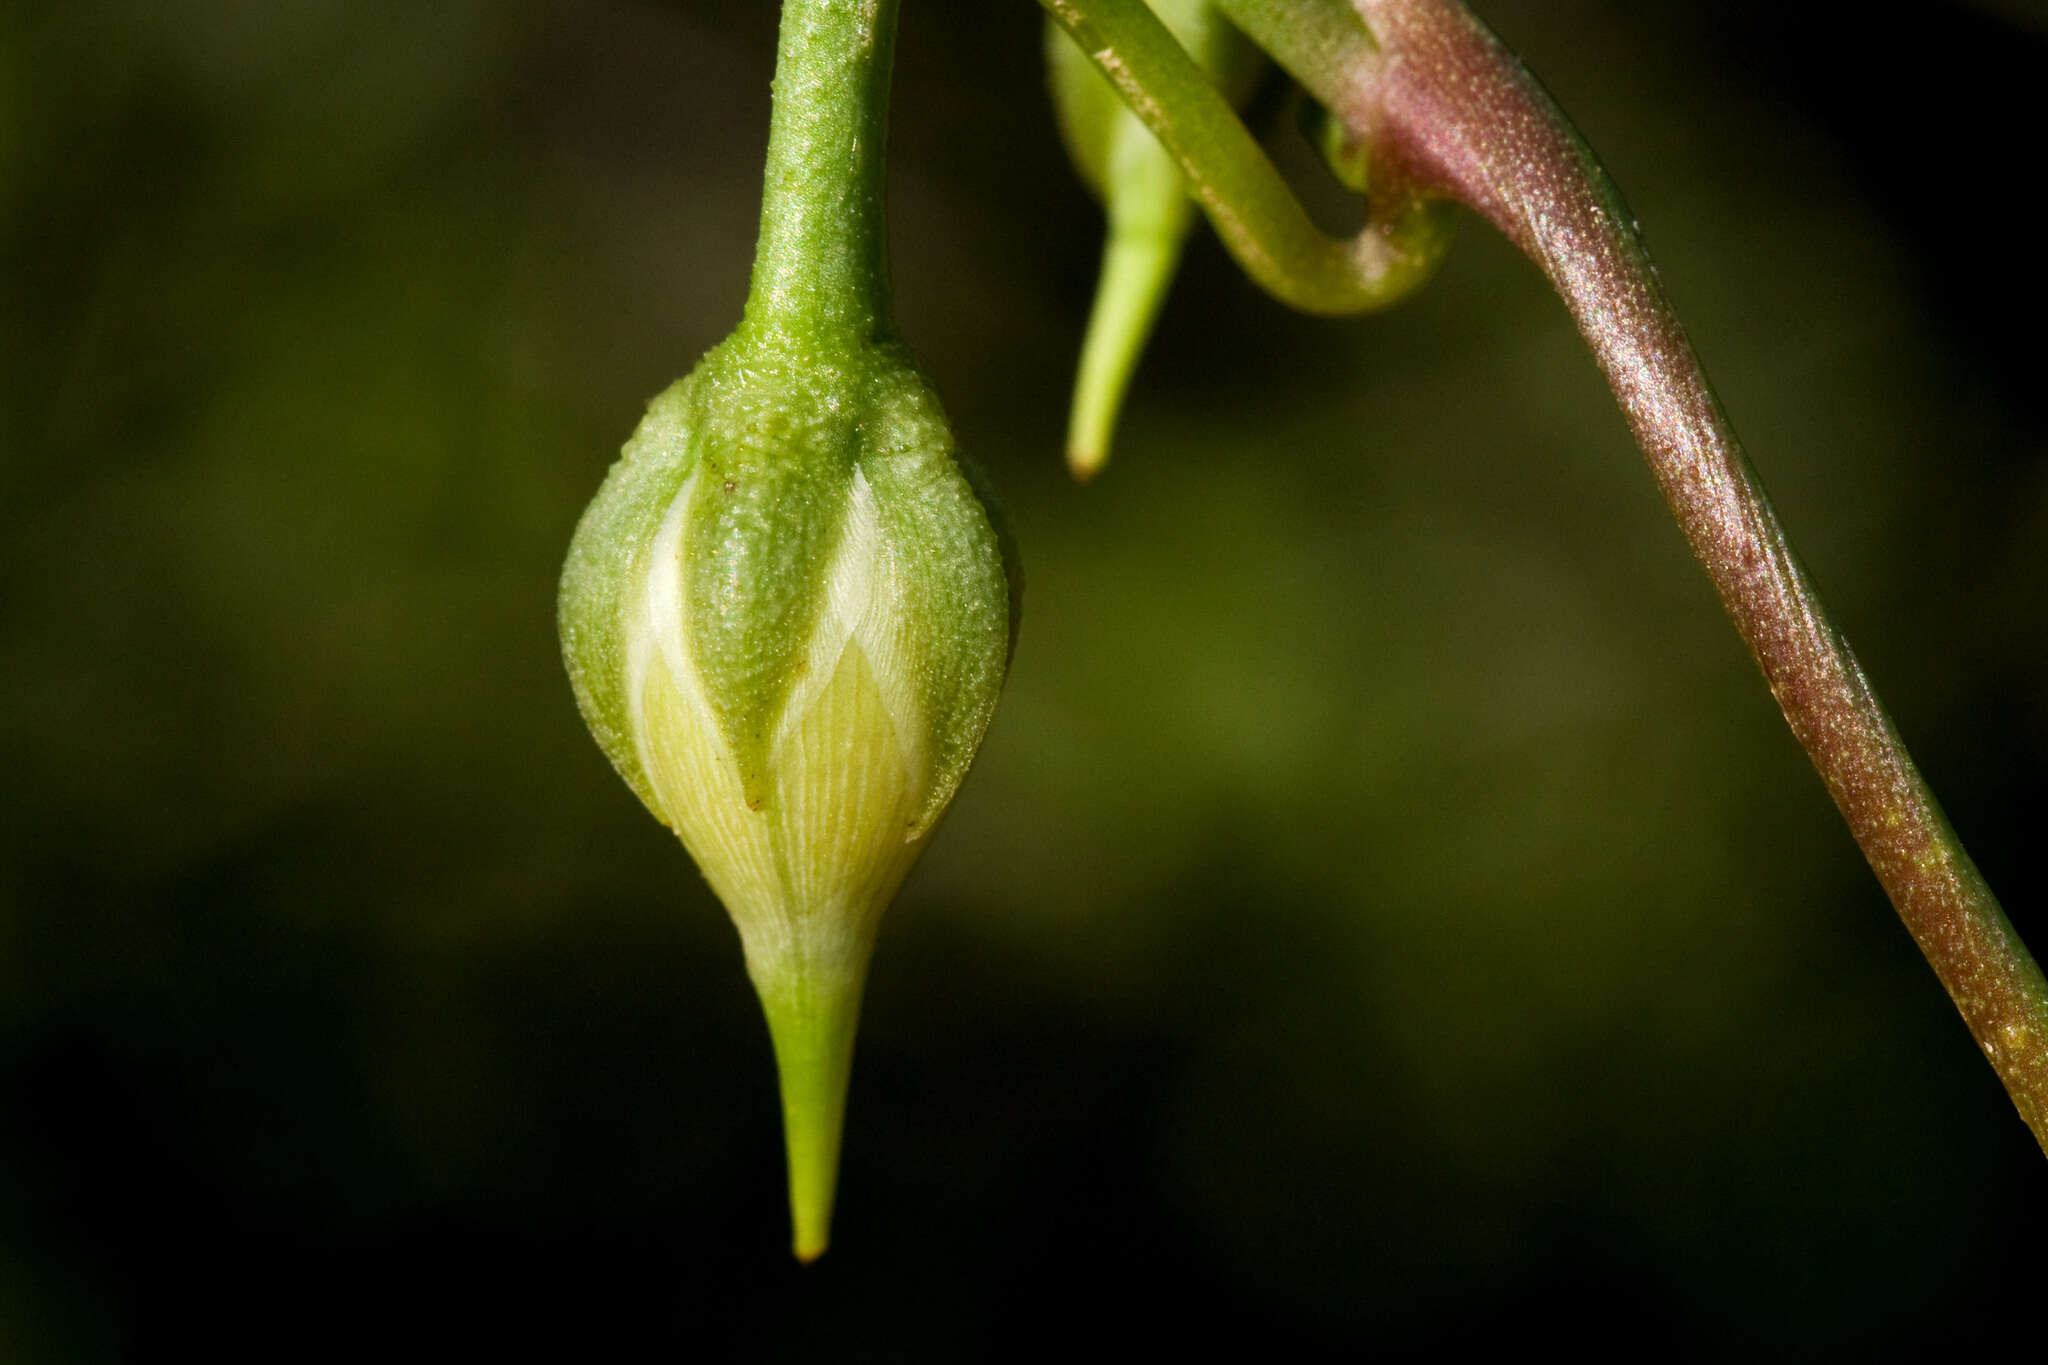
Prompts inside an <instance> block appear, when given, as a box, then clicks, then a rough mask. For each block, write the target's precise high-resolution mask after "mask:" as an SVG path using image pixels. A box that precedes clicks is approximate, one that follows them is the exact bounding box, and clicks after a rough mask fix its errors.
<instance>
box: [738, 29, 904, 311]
mask: <svg viewBox="0 0 2048 1365" xmlns="http://www.w3.org/2000/svg"><path fill="white" fill-rule="evenodd" d="M897 5H898V0H785V3H784V4H783V7H782V33H781V41H780V46H779V48H778V50H777V54H776V59H775V84H774V98H775V108H774V114H773V117H772V119H771V121H770V123H769V128H768V165H767V170H766V174H765V177H764V180H763V184H762V190H761V241H760V246H759V249H758V250H757V251H756V253H755V256H754V279H753V287H752V290H751V291H750V293H749V294H748V296H747V312H746V324H747V326H749V327H750V328H752V329H754V330H756V331H757V332H759V333H762V334H765V335H770V336H773V335H782V336H788V337H795V338H810V337H815V336H817V335H818V334H819V332H820V331H822V330H825V329H828V328H831V329H842V330H850V331H852V332H854V333H855V334H856V335H859V336H861V337H865V338H872V337H875V336H878V335H882V334H885V333H887V332H888V331H889V330H890V328H891V323H890V321H889V274H888V242H887V227H886V224H885V222H884V217H883V198H884V195H883V190H884V177H883V161H882V157H883V148H884V144H885V142H886V140H887V135H888V126H889V70H890V65H891V61H892V58H893V57H894V54H895V46H896V11H897Z"/></svg>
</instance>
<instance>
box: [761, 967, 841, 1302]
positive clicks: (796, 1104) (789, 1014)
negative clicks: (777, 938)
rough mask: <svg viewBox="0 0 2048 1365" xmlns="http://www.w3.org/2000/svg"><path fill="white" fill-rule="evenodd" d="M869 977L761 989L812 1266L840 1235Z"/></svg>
mask: <svg viewBox="0 0 2048 1365" xmlns="http://www.w3.org/2000/svg"><path fill="white" fill-rule="evenodd" d="M862 975H864V974H863V973H854V974H852V975H851V976H846V975H842V974H839V973H832V974H830V976H829V977H826V978H824V979H821V977H820V976H818V975H807V976H804V977H802V978H800V979H798V980H795V981H790V982H787V983H781V984H779V985H778V986H775V987H768V986H763V987H762V989H761V1004H762V1006H763V1008H764V1009H765V1011H766V1012H767V1015H768V1032H769V1034H770V1036H771V1037H773V1039H774V1041H775V1069H776V1072H777V1075H778V1076H779V1078H780V1080H781V1084H782V1133H783V1142H784V1145H785V1147H786V1149H787V1153H788V1158H789V1217H790V1228H791V1234H792V1238H791V1249H792V1250H793V1251H794V1252H795V1253H796V1258H797V1259H798V1260H799V1261H802V1262H804V1263H805V1264H807V1265H808V1264H809V1263H810V1262H812V1261H815V1260H817V1259H818V1258H819V1257H820V1256H822V1255H824V1254H825V1248H826V1247H827V1246H828V1245H830V1243H831V1241H832V1201H833V1196H834V1195H835V1193H836V1192H837V1190H838V1186H839V1143H840V1134H841V1132H842V1131H843V1129H844V1126H845V1120H846V1080H847V1075H848V1073H849V1072H850V1071H851V1070H852V1067H853V1037H854V1029H855V1026H856V1025H857V1024H858V1023H859V1019H860V995H861V976H862Z"/></svg>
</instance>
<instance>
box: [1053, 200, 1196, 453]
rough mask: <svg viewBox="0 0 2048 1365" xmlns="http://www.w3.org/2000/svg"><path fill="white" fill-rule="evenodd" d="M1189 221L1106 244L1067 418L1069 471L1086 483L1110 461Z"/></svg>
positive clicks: (1114, 237) (1116, 235)
mask: <svg viewBox="0 0 2048 1365" xmlns="http://www.w3.org/2000/svg"><path fill="white" fill-rule="evenodd" d="M1177 192H1178V190H1177V189H1176V193H1177ZM1184 221H1185V220H1184V219H1183V221H1182V222H1175V223H1172V224H1171V225H1170V226H1166V227H1165V228H1164V230H1158V229H1151V228H1148V229H1142V230H1127V231H1116V230H1112V231H1111V233H1110V236H1109V242H1108V245H1107V246H1105V247H1104V248H1103V252H1102V279H1101V282H1100V283H1099V284H1098V285H1097V286H1096V289H1095V306H1094V309H1093V311H1092V312H1091V313H1090V314H1089V317H1088V335H1087V338H1086V340H1084V341H1083V342H1082V344H1081V366H1080V372H1079V373H1078V374H1077V375H1076V376H1075V380H1074V406H1073V409H1072V412H1071V414H1070V416H1069V418H1068V422H1067V468H1068V469H1069V470H1070V471H1072V473H1073V475H1074V477H1075V478H1076V479H1077V480H1079V481H1080V482H1082V483H1086V482H1087V481H1088V480H1089V479H1091V478H1093V477H1095V475H1096V474H1097V473H1098V472H1099V471H1100V470H1101V469H1102V466H1103V464H1104V463H1105V462H1106V461H1107V460H1108V459H1109V447H1110V440H1111V438H1112V437H1113V436H1114V435H1115V433H1116V421H1117V415H1118V414H1119V412H1121V410H1122V408H1123V402H1124V395H1125V394H1126V393H1127V392H1128V391H1129V390H1130V386H1131V376H1132V374H1133V373H1135V372H1136V370H1137V368H1138V357H1139V356H1141V355H1143V354H1144V351H1145V343H1146V342H1147V341H1148V340H1150V339H1151V336H1152V326H1153V324H1154V323H1155V322H1157V321H1158V318H1159V309H1160V306H1161V304H1163V303H1164V301H1165V298H1166V290H1167V287H1168V286H1169V285H1171V284H1172V283H1173V274H1174V270H1175V268H1176V267H1177V266H1178V265H1179V264H1180V250H1181V243H1182V241H1183V240H1185V229H1184V226H1183V223H1184Z"/></svg>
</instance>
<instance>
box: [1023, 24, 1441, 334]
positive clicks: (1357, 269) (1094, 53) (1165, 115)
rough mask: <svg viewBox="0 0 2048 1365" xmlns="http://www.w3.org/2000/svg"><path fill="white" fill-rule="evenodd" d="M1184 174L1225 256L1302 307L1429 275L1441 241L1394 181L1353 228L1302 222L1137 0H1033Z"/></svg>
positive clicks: (1379, 296)
mask: <svg viewBox="0 0 2048 1365" xmlns="http://www.w3.org/2000/svg"><path fill="white" fill-rule="evenodd" d="M1039 3H1040V4H1042V5H1043V6H1044V7H1045V10H1046V12H1047V13H1048V14H1050V15H1051V16H1052V18H1053V19H1054V21H1055V22H1057V23H1058V24H1059V25H1060V26H1061V27H1062V28H1064V29H1066V31H1067V32H1068V33H1069V34H1071V35H1072V36H1073V38H1074V41H1075V42H1077V43H1079V44H1080V45H1081V49H1082V50H1083V51H1084V52H1086V53H1087V54H1088V55H1089V57H1090V58H1091V59H1092V60H1093V61H1094V62H1095V64H1096V65H1097V66H1098V67H1100V68H1101V70H1102V72H1103V74H1104V75H1105V76H1107V77H1108V78H1109V80H1110V82H1111V83H1112V84H1114V85H1115V86H1116V88H1117V89H1118V91H1119V92H1121V93H1122V95H1123V97H1124V99H1125V101H1126V102H1128V103H1129V104H1130V106H1131V108H1132V109H1133V110H1135V111H1136V112H1137V114H1138V116H1139V117H1140V118H1142V119H1144V120H1145V124H1146V126H1147V127H1149V128H1151V130H1152V132H1153V133H1154V134H1155V135H1156V136H1157V137H1158V138H1159V140H1160V142H1161V143H1163V144H1164V145H1165V147H1166V148H1167V150H1168V151H1170V152H1172V153H1173V155H1174V157H1175V159H1176V160H1178V161H1179V162H1180V165H1181V169H1182V171H1183V172H1184V173H1185V174H1186V176H1187V181H1188V193H1189V194H1191V195H1193V196H1194V199H1195V202H1196V203H1198V204H1200V205H1201V206H1202V211H1203V212H1204V213H1206V214H1207V215H1208V217H1209V221H1210V223H1211V224H1212V225H1214V227H1215V229H1216V235H1217V236H1218V237H1220V238H1222V239H1223V244H1224V246H1225V247H1227V248H1228V249H1229V251H1230V253H1231V255H1232V256H1234V257H1236V259H1237V262H1238V264H1239V265H1240V266H1242V267H1243V269H1244V271H1245V273H1246V274H1248V275H1250V276H1251V277H1252V279H1253V280H1254V281H1256V282H1257V283H1258V285H1259V286H1260V287H1261V288H1263V289H1264V290H1266V292H1268V293H1270V294H1272V295H1273V296H1274V297H1275V298H1277V299H1279V300H1280V301H1281V302H1283V303H1286V304H1288V305H1290V306H1292V307H1295V308H1299V309H1301V310H1303V311H1304V312H1310V313H1357V312H1363V311H1366V310H1368V309H1373V308H1383V307H1386V306H1387V305H1388V304H1391V303H1394V302H1396V301H1397V300H1399V299H1401V298H1402V297H1404V296H1405V295H1407V294H1408V293H1409V292H1411V291H1412V290H1414V289H1415V288H1416V287H1417V286H1419V285H1421V284H1422V283H1423V282H1424V281H1425V280H1427V279H1428V278H1429V275H1430V272H1431V271H1432V270H1434V269H1435V268H1436V265H1437V262H1438V261H1440V260H1441V259H1442V258H1443V253H1444V249H1445V247H1446V245H1447V242H1446V238H1445V226H1446V225H1445V222H1444V219H1443V215H1442V213H1441V211H1440V206H1438V205H1435V204H1433V203H1431V202H1429V201H1428V200H1427V199H1426V198H1425V197H1424V196H1422V195H1420V194H1415V193H1411V192H1409V191H1408V190H1407V189H1406V188H1405V187H1400V186H1390V187H1389V190H1388V192H1387V193H1385V194H1383V195H1378V194H1376V195H1375V197H1374V202H1373V205H1372V216H1371V219H1370V220H1369V221H1368V222H1367V223H1366V226H1365V227H1364V228H1363V229H1362V230H1361V231H1360V232H1359V233H1358V235H1357V236H1356V237H1353V238H1350V239H1348V240H1347V239H1343V238H1336V237H1331V236H1330V235H1329V234H1327V233H1325V232H1323V231H1322V229H1320V228H1318V227H1317V226H1316V225H1315V224H1314V223H1312V222H1311V221H1309V217H1308V214H1307V213H1306V212H1305V211H1304V210H1303V209H1302V207H1301V204H1300V202H1299V201H1298V200H1296V198H1295V197H1294V192H1293V191H1292V190H1290V189H1289V188H1288V187H1287V182H1286V181H1285V180H1283V179H1282V178H1281V176H1280V172H1279V171H1278V170H1276V169H1275V168H1274V166H1273V163H1272V161H1271V160H1270V159H1269V158H1268V157H1267V156H1266V153H1265V151H1264V150H1263V149H1262V148H1260V146H1259V144H1258V142H1257V141H1256V140H1255V139H1254V138H1253V137H1252V135H1251V134H1250V133H1249V132H1247V131H1246V130H1245V126H1244V124H1243V123H1242V122H1241V121H1240V120H1239V119H1238V117H1237V113H1236V111H1235V110H1233V109H1232V108H1231V107H1230V104H1229V102H1228V101H1227V100H1225V99H1224V98H1223V96H1222V95H1220V94H1219V93H1218V92H1217V90H1216V87H1215V86H1214V85H1212V84H1211V83H1210V81H1209V78H1208V77H1207V76H1205V75H1204V74H1203V73H1202V70H1201V68H1200V67H1198V66H1197V65H1195V63H1194V61H1193V60H1192V59H1191V58H1190V57H1189V56H1188V55H1187V53H1186V52H1185V51H1183V50H1182V49H1181V46H1180V44H1179V42H1178V41H1176V40H1175V38H1174V36H1173V35H1172V34H1171V33H1170V32H1168V31H1167V29H1166V26H1165V25H1163V24H1162V23H1160V22H1159V19H1158V18H1157V16H1155V15H1154V14H1153V13H1152V11H1151V10H1150V9H1149V8H1147V7H1146V5H1145V3H1144V0H1039Z"/></svg>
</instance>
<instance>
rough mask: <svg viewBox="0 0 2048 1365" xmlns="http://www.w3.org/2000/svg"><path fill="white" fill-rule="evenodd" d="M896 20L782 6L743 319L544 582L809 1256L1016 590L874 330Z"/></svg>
mask: <svg viewBox="0 0 2048 1365" xmlns="http://www.w3.org/2000/svg"><path fill="white" fill-rule="evenodd" d="M894 18H895V11H894V5H893V4H892V3H888V0H881V2H880V3H878V2H877V0H790V3H789V4H788V5H787V6H786V7H785V10H784V18H783V44H782V52H781V56H780V59H779V61H778V65H777V75H776V111H775V121H774V125H773V129H772V131H771V136H770V142H769V166H768V177H767V185H768V188H767V193H766V196H765V203H764V208H763V214H762V236H761V248H760V252H759V254H758V256H757V258H756V263H755V274H754V287H753V291H752V294H751V296H750V298H749V301H748V305H747V315H746V319H745V320H744V321H743V322H742V323H741V325H740V327H739V329H738V330H737V331H735V332H734V333H733V335H732V336H731V337H730V338H728V339H727V340H726V341H725V342H723V343H722V344H720V345H719V346H718V347H716V348H714V349H713V350H712V351H711V352H710V354H708V355H707V356H705V358H704V359H703V361H702V362H701V363H700V364H699V365H698V366H697V368H696V370H695V371H694V372H693V373H691V374H690V376H689V377H688V378H686V379H684V380H682V381H680V382H679V383H677V384H675V385H673V386H672V387H670V388H669V389H668V391H667V392H665V393H663V394H662V395H661V396H660V397H658V398H656V399H655V400H654V402H653V403H652V404H650V405H649V407H648V411H647V415H646V417H645V419H644V420H642V422H641V423H640V427H639V429H638V430H637V431H636V432H635V433H634V434H633V437H632V439H631V440H630V441H628V442H627V443H626V447H625V450H624V453H623V455H622V457H621V458H620V460H619V461H618V463H617V464H615V465H614V466H613V467H612V470H611V473H610V475H609V476H608V477H607V478H606V479H605V481H604V485H603V487H601V488H600V489H599V490H598V493H597V497H596V499H595V500H594V501H593V502H592V503H591V504H590V507H589V509H588V510H587V511H586V512H585V513H584V515H583V520H582V522H581V524H580V525H579V526H578V527H577V530H576V535H575V539H574V541H573V543H572V544H571V546H570V550H569V559H568V563H567V565H566V567H565V568H564V570H563V574H562V584H561V600H560V612H561V630H562V652H563V656H564V658H565V660H566V661H567V664H568V668H569V676H570V679H571V681H572V682H573V684H574V686H575V690H576V699H577V702H578V704H579V706H580V707H581V708H582V711H583V716H584V719H585V720H586V721H587V722H588V723H589V725H590V728H591V731H592V733H593V734H595V735H596V737H597V741H598V743H599V745H600V746H601V747H602V748H603V749H604V752H605V753H606V755H607V756H608V757H609V758H610V759H611V761H612V764H613V766H614V767H616V768H617V769H618V771H619V773H620V775H621V776H623V777H624V778H625V779H626V781H627V783H628V784H630V785H631V787H632V788H633V790H634V791H635V792H636V793H638V795H639V797H640V799H641V800H642V801H643V802H645V803H646V805H647V808H648V809H649V810H650V811H652V812H653V813H654V815H655V816H656V818H658V819H659V820H661V821H662V822H663V823H664V824H666V825H668V826H669V827H670V828H671V829H673V830H675V832H676V833H677V834H678V835H680V836H681V838H682V841H683V844H684V846H685V847H687V848H688V849H689V851H690V854H691V856H692V857H693V858H695V859H696V861H697V865H698V867H699V868H700V869H701V870H702V871H703V874H704V877H705V880H706V881H708V882H709V883H710V884H711V887H712V889H713V890H714V891H716V892H717V893H718V896H719V899H720V900H722V901H723V902H724V903H725V906H726V909H727V910H728V911H729V912H730V913H731V915H732V918H733V922H734V923H735V924H736V925H737V926H738V928H739V933H740V939H741V943H742V945H743V947H744V949H745V952H746V961H747V969H748V973H749V975H750V976H751V977H752V978H753V981H754V985H755V988H756V990H757V991H758V992H759V993H760V996H761V1001H762V1005H763V1007H764V1009H765V1011H766V1013H767V1016H768V1023H769V1030H770V1032H771V1034H772V1035H773V1037H774V1042H775V1053H776V1064H777V1069H778V1071H779V1072H780V1076H781V1082H782V1093H783V1115H784V1124H785V1136H786V1138H787V1142H788V1149H789V1176H790V1203H791V1211H792V1216H793V1220H794V1223H795V1235H796V1236H795V1240H796V1251H797V1254H798V1256H800V1257H802V1258H803V1259H805V1260H809V1259H811V1258H813V1257H815V1256H816V1255H818V1254H819V1253H820V1252H822V1251H823V1250H824V1248H825V1243H826V1239H827V1233H828V1228H829V1222H830V1217H831V1208H832V1198H833V1189H834V1184H835V1179H836V1172H837V1166H838V1150H839V1136H840V1125H841V1118H842V1115H843V1113H844V1106H845V1093H846V1081H847V1073H848V1069H849V1067H850V1064H851V1060H852V1054H853V1036H854V1025H855V1022H856V1018H857V1015H858V1013H859V1007H860V996H861V987H862V983H863V981H864V980H865V976H866V971H867V964H868V958H869V955H870V953H871V951H872V949H873V946H874V940H875V931H876V927H877V925H878V923H879V921H880V919H881V915H882V912H883V910H884V909H886V908H887V906H888V904H889V901H890V899H891V898H892V897H893V896H894V895H895V892H896V889H897V887H898V886H899V885H900V884H901V883H902V881H903V878H904V876H905V875H906V874H907V873H908V872H909V871H910V868H911V865H912V864H913V863H914V862H916V860H917V857H918V854H919V853H920V852H921V851H922V850H923V848H924V846H925V844H926V843H927V842H928V841H929V840H930V838H931V835H932V831H933V829H934V827H935V826H936V825H937V824H938V821H939V818H940V817H941V816H942V815H943V814H944V812H945V810H946V807H947V805H948V803H949V802H951V800H952V799H953V794H954V793H955V792H956V791H957V790H958V789H959V786H960V781H961V779H962V778H963V777H964V776H965V775H966V772H967V768H968V765H969V764H970V763H971V762H972V761H973V758H974V753H975V750H976V748H977V747H978V746H979V745H980V743H981V737H982V734H983V732H984V731H985V730H987V728H988V723H989V718H990V716H991V715H992V714H993V712H994V710H995V704H996V698H997V694H998V693H999V692H1000V691H1001V688H1002V683H1003V677H1004V674H1005V672H1006V670H1007V669H1008V666H1009V656H1010V645H1011V639H1012V635H1013V632H1014V628H1015V620H1016V603H1017V587H1018V585H1019V582H1020V579H1019V576H1018V574H1017V571H1016V568H1015V564H1014V560H1013V558H1012V556H1011V555H1010V554H1009V551H1008V548H1007V546H1008V541H1007V537H1006V536H1005V535H1004V534H1003V533H1002V532H1001V530H1000V529H999V528H1000V525H1001V523H1000V519H999V517H998V515H997V513H996V512H995V510H994V508H993V506H992V504H991V502H990V500H989V499H988V497H987V496H986V494H985V493H984V492H983V490H982V489H981V488H980V487H979V486H978V484H977V483H975V482H973V481H970V479H969V477H968V476H967V474H965V473H964V472H963V471H962V469H961V467H960V466H959V465H958V464H956V463H955V461H954V458H953V438H952V434H951V432H950V430H949V429H948V427H947V423H946V419H945V415H944V413H943V412H942V411H941V410H940V408H939V404H938V401H937V399H936V398H935V397H934V396H933V394H932V392H931V389H930V387H929V385H928V384H927V383H926V382H925V379H924V377H923V375H922V374H921V373H920V372H919V371H918V369H917V367H916V364H915V363H914V362H913V361H912V359H911V357H910V354H909V352H908V351H907V350H906V349H905V348H904V347H903V346H902V345H901V343H899V342H897V341H896V340H895V339H894V331H893V328H892V326H891V325H890V323H889V321H888V301H887V289H886V273H885V270H884V268H883V261H882V251H881V241H882V232H881V207H880V181H881V160H880V146H881V141H882V138H881V132H882V111H883V109H884V108H885V105H886V98H887V87H888V62H889V49H890V38H891V35H892V33H893V24H894Z"/></svg>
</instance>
